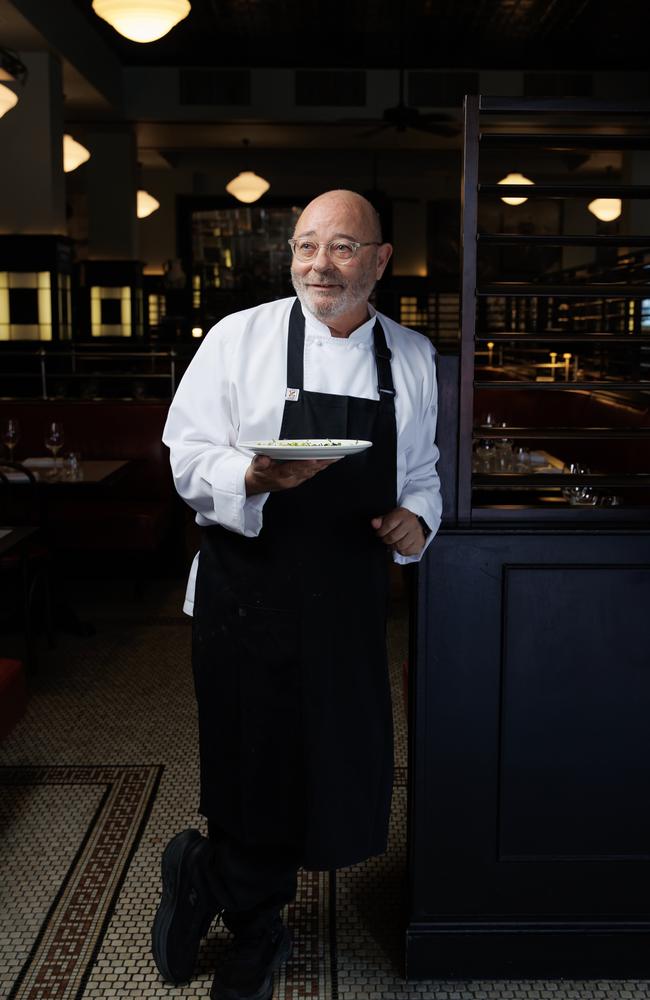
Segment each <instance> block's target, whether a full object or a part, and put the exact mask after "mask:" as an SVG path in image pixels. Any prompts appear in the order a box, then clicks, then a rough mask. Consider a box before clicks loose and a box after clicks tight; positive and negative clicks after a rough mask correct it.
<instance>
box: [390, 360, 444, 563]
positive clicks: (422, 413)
mask: <svg viewBox="0 0 650 1000" xmlns="http://www.w3.org/2000/svg"><path fill="white" fill-rule="evenodd" d="M426 353H427V372H426V377H425V378H424V379H423V381H422V391H421V393H420V394H419V396H418V397H417V398H416V400H415V403H414V411H413V413H412V415H411V418H412V424H411V426H409V428H407V432H406V433H405V434H404V437H405V455H404V457H405V460H406V472H405V478H404V485H403V487H402V490H401V492H400V496H399V498H398V505H399V506H400V507H406V509H407V510H410V511H412V512H413V513H414V514H417V515H418V516H419V517H423V518H424V520H425V521H426V522H427V524H428V526H429V527H430V528H431V534H430V535H429V536H428V538H427V540H426V542H425V545H424V548H423V549H422V551H421V552H420V553H419V555H416V556H402V555H399V553H397V552H395V553H394V555H393V558H394V561H395V562H396V563H399V564H400V565H405V564H407V563H412V562H418V561H419V560H420V559H421V558H422V556H423V554H424V552H425V551H426V549H427V548H428V546H429V545H430V544H431V542H432V540H433V538H434V536H435V534H436V532H437V531H438V528H439V527H440V519H441V515H442V497H441V495H440V478H439V476H438V473H437V471H436V462H437V461H438V458H439V456H440V452H439V450H438V448H437V446H436V444H435V437H436V420H437V416H438V387H437V383H436V366H435V350H434V348H433V346H432V345H431V344H430V343H428V342H427V344H426ZM399 448H400V442H399V440H398V449H399Z"/></svg>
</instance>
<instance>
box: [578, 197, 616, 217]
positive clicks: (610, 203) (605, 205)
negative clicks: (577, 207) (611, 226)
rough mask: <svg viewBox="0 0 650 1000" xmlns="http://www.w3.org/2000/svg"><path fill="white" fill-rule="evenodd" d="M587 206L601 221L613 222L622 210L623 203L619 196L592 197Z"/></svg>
mask: <svg viewBox="0 0 650 1000" xmlns="http://www.w3.org/2000/svg"><path fill="white" fill-rule="evenodd" d="M587 208H588V209H589V211H590V212H591V214H592V215H595V216H596V218H597V219H599V220H600V221H601V222H613V221H614V219H618V217H619V215H620V214H621V212H622V211H623V203H622V202H621V199H620V198H594V200H593V201H590V202H589V204H588V205H587Z"/></svg>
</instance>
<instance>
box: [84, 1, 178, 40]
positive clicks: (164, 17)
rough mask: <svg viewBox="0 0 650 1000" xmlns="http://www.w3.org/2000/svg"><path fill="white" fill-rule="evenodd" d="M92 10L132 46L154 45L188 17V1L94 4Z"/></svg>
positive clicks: (107, 2) (99, 2) (96, 2)
mask: <svg viewBox="0 0 650 1000" xmlns="http://www.w3.org/2000/svg"><path fill="white" fill-rule="evenodd" d="M92 7H93V10H94V11H95V13H96V14H97V15H98V17H101V18H103V19H104V21H108V23H109V24H110V25H111V27H113V28H115V30H116V31H119V33H120V34H121V35H124V37H125V38H130V39H131V41H132V42H155V41H157V39H158V38H162V37H163V35H166V34H167V32H168V31H171V30H172V28H173V27H175V26H176V25H177V24H178V22H179V21H182V20H183V18H185V17H187V15H188V14H189V12H190V10H191V9H192V8H191V5H190V3H189V0H93V3H92Z"/></svg>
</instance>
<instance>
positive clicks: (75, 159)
mask: <svg viewBox="0 0 650 1000" xmlns="http://www.w3.org/2000/svg"><path fill="white" fill-rule="evenodd" d="M89 159H90V150H88V149H86V147H85V146H82V145H81V143H80V142H77V140H76V139H73V138H72V136H71V135H67V134H66V135H64V136H63V169H64V171H65V172H66V174H69V173H71V172H72V171H73V170H76V169H77V167H80V166H81V164H82V163H85V162H86V160H89Z"/></svg>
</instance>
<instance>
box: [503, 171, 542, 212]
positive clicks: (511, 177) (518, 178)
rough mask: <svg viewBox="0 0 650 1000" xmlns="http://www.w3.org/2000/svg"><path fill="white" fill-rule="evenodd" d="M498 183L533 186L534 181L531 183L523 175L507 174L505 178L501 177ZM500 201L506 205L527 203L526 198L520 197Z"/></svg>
mask: <svg viewBox="0 0 650 1000" xmlns="http://www.w3.org/2000/svg"><path fill="white" fill-rule="evenodd" d="M498 183H499V184H534V183H535V181H531V180H530V179H529V178H528V177H524V175H523V174H508V175H507V176H506V177H503V178H502V179H501V180H500V181H498ZM501 201H505V203H506V205H523V203H524V202H525V201H528V198H521V197H516V198H502V199H501Z"/></svg>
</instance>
